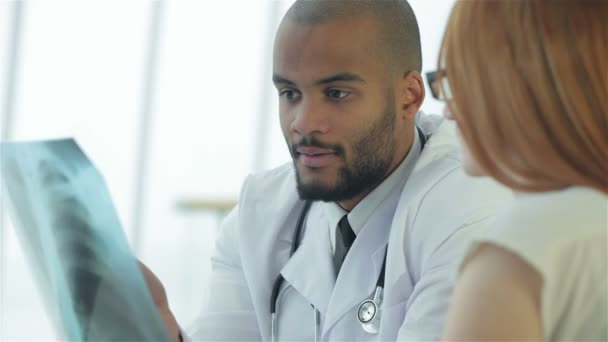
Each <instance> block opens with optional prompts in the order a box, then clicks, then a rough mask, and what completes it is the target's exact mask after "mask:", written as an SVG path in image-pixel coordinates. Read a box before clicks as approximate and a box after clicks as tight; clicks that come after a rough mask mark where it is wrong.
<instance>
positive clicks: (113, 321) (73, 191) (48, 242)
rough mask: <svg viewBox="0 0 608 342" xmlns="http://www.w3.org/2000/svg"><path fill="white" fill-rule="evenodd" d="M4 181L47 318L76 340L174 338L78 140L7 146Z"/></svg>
mask: <svg viewBox="0 0 608 342" xmlns="http://www.w3.org/2000/svg"><path fill="white" fill-rule="evenodd" d="M0 176H1V177H0V179H1V181H2V188H3V190H4V194H5V195H6V197H5V198H6V199H7V201H6V202H8V209H9V216H10V217H11V219H12V220H13V223H14V226H15V229H16V230H17V235H18V236H19V240H20V242H21V244H22V245H23V247H24V249H25V251H26V255H27V256H28V261H29V264H30V267H32V268H33V271H34V274H35V276H36V280H37V282H38V288H39V289H40V291H42V294H43V297H44V298H45V302H46V303H45V304H46V307H47V309H48V310H47V311H48V313H49V314H50V315H51V317H52V319H53V321H54V323H55V325H56V327H57V328H58V332H59V333H60V334H62V335H64V337H65V338H66V339H68V340H70V341H167V340H168V338H167V335H166V332H165V330H164V326H163V324H162V321H161V319H160V317H159V315H158V313H157V311H156V308H155V305H154V302H153V300H152V297H151V295H150V293H149V291H148V288H147V285H146V283H145V281H144V279H143V276H142V274H141V272H140V270H139V266H138V264H137V261H136V259H135V258H134V256H133V255H132V253H131V250H130V248H129V245H128V243H127V240H126V238H125V235H124V232H123V230H122V228H121V225H120V222H119V220H118V217H117V215H116V212H115V210H114V207H113V205H112V202H111V199H110V195H109V192H108V190H107V188H106V185H105V182H104V180H103V178H102V176H101V175H100V173H99V172H98V171H97V170H96V169H95V167H94V166H93V164H92V163H91V162H90V161H89V160H88V159H87V157H86V156H85V155H84V153H83V152H82V151H81V149H80V148H79V147H78V145H77V144H76V143H75V142H74V141H73V140H71V139H65V140H52V141H40V142H25V143H2V144H1V145H0Z"/></svg>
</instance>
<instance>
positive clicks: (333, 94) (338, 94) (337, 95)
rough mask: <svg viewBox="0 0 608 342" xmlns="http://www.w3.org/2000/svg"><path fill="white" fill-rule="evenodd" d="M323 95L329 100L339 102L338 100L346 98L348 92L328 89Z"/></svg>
mask: <svg viewBox="0 0 608 342" xmlns="http://www.w3.org/2000/svg"><path fill="white" fill-rule="evenodd" d="M325 95H326V96H327V97H329V98H331V99H332V100H339V99H343V98H345V97H347V96H348V95H350V91H346V90H340V89H328V90H327V91H326V92H325Z"/></svg>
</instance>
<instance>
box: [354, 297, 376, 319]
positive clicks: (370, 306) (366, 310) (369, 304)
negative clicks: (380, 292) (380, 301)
mask: <svg viewBox="0 0 608 342" xmlns="http://www.w3.org/2000/svg"><path fill="white" fill-rule="evenodd" d="M377 312H378V306H377V305H376V303H374V301H373V300H371V299H368V300H366V301H364V302H363V303H361V305H359V313H358V315H359V322H361V323H362V324H366V323H369V322H371V321H372V320H373V319H374V317H376V313H377Z"/></svg>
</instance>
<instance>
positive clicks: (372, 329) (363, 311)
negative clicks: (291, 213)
mask: <svg viewBox="0 0 608 342" xmlns="http://www.w3.org/2000/svg"><path fill="white" fill-rule="evenodd" d="M417 131H418V136H419V137H420V143H421V147H420V151H422V149H423V148H424V145H425V144H426V140H427V137H426V136H425V135H424V133H423V132H422V130H421V129H420V128H417ZM311 206H312V201H306V202H305V203H304V207H303V208H302V211H300V215H299V216H298V221H297V223H296V229H295V230H294V232H293V239H292V242H291V250H290V252H289V257H290V258H291V257H292V256H293V255H294V253H295V252H296V251H297V250H298V247H300V240H301V239H302V228H303V227H304V221H305V220H306V216H307V215H308V211H309V210H310V207H311ZM387 251H388V248H387ZM387 251H385V253H384V260H383V261H382V269H381V270H380V275H379V276H378V280H377V281H376V290H375V291H374V295H373V297H372V298H371V299H367V300H364V301H363V302H362V303H361V304H359V309H358V310H357V319H358V320H359V323H361V328H363V330H364V331H365V332H367V333H369V334H377V333H378V331H380V316H381V313H380V305H382V295H383V292H384V273H385V270H386V255H387ZM284 280H285V279H284V278H283V276H282V275H281V274H280V273H279V275H278V276H277V279H276V280H275V282H274V285H273V287H272V295H271V296H270V316H271V326H270V329H271V333H270V335H271V341H272V342H275V341H276V335H277V334H276V333H277V322H276V320H277V301H278V299H279V291H280V289H281V285H283V281H284ZM311 306H312V308H313V324H314V327H315V330H314V341H315V342H316V341H318V334H319V331H318V330H319V329H318V328H319V325H320V317H319V310H317V309H316V308H315V307H314V306H313V305H312V304H311Z"/></svg>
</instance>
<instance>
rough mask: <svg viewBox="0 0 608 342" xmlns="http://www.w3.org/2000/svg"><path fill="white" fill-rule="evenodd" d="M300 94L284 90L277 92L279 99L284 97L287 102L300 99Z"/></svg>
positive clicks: (288, 89) (295, 91)
mask: <svg viewBox="0 0 608 342" xmlns="http://www.w3.org/2000/svg"><path fill="white" fill-rule="evenodd" d="M300 96H301V95H300V92H298V91H297V90H294V89H290V88H285V89H281V90H280V91H279V97H284V98H286V99H287V100H289V101H292V102H293V101H297V100H298V99H299V98H300Z"/></svg>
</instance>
